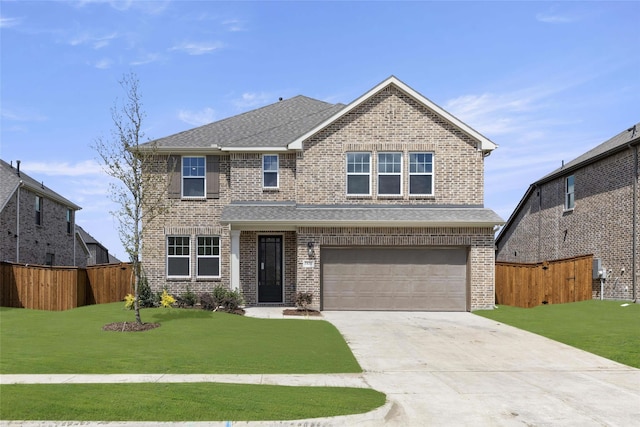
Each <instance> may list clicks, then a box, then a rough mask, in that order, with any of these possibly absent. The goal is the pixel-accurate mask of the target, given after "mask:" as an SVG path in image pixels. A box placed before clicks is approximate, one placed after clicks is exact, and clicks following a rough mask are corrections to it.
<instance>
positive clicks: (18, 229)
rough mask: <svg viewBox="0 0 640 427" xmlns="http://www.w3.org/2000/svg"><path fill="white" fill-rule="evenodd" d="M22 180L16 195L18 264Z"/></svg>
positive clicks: (18, 254) (18, 257)
mask: <svg viewBox="0 0 640 427" xmlns="http://www.w3.org/2000/svg"><path fill="white" fill-rule="evenodd" d="M21 189H22V180H20V183H19V184H18V194H17V196H16V264H18V263H20V190H21Z"/></svg>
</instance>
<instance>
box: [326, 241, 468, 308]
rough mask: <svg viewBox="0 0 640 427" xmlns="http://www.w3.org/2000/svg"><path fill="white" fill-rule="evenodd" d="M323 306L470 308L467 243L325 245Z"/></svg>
mask: <svg viewBox="0 0 640 427" xmlns="http://www.w3.org/2000/svg"><path fill="white" fill-rule="evenodd" d="M321 259H322V270H321V271H322V273H321V274H322V308H323V309H324V310H424V311H466V310H467V250H466V249H465V248H451V249H449V248H447V249H442V248H438V249H434V248H429V249H425V248H380V247H377V248H373V247H367V248H324V247H323V248H322V249H321Z"/></svg>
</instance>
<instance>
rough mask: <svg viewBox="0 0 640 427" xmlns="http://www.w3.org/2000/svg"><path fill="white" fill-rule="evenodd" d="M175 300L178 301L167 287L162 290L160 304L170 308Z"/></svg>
mask: <svg viewBox="0 0 640 427" xmlns="http://www.w3.org/2000/svg"><path fill="white" fill-rule="evenodd" d="M174 302H176V299H175V298H174V297H172V296H171V295H169V293H168V292H167V290H166V289H165V290H164V291H162V296H161V297H160V305H162V306H163V307H165V308H170V307H171V305H173V303H174Z"/></svg>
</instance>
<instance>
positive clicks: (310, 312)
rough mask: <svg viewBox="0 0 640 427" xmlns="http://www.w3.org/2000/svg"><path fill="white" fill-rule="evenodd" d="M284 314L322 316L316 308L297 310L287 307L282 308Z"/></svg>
mask: <svg viewBox="0 0 640 427" xmlns="http://www.w3.org/2000/svg"><path fill="white" fill-rule="evenodd" d="M282 314H284V315H285V316H322V314H320V312H319V311H318V310H298V309H291V308H287V309H285V310H282Z"/></svg>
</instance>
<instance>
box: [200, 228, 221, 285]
mask: <svg viewBox="0 0 640 427" xmlns="http://www.w3.org/2000/svg"><path fill="white" fill-rule="evenodd" d="M197 265H198V271H197V276H198V277H220V237H217V236H198V262H197Z"/></svg>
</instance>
